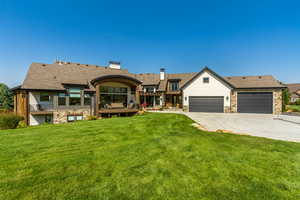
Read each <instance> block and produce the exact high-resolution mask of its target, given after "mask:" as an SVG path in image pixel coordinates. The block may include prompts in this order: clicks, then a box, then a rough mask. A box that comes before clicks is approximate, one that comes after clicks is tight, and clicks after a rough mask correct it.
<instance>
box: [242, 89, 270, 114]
mask: <svg viewBox="0 0 300 200" xmlns="http://www.w3.org/2000/svg"><path fill="white" fill-rule="evenodd" d="M237 103H238V107H237V111H238V112H239V113H273V93H272V92H251V93H249V92H239V93H238V96H237Z"/></svg>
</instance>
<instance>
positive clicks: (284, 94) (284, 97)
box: [282, 89, 291, 111]
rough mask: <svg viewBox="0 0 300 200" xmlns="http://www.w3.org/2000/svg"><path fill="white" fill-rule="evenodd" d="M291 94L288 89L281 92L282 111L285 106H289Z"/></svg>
mask: <svg viewBox="0 0 300 200" xmlns="http://www.w3.org/2000/svg"><path fill="white" fill-rule="evenodd" d="M290 98H291V94H290V92H289V90H288V89H284V90H283V91H282V109H283V111H285V110H286V105H288V104H290Z"/></svg>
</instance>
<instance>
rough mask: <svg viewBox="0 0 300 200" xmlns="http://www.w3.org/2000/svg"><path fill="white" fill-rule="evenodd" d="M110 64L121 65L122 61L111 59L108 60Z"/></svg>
mask: <svg viewBox="0 0 300 200" xmlns="http://www.w3.org/2000/svg"><path fill="white" fill-rule="evenodd" d="M108 63H109V64H115V65H120V64H121V62H118V61H109V62H108Z"/></svg>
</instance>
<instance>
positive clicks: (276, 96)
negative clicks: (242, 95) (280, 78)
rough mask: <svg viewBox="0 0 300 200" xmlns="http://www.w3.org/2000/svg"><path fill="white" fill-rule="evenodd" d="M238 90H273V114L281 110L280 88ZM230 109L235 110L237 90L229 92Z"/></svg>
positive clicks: (234, 111)
mask: <svg viewBox="0 0 300 200" xmlns="http://www.w3.org/2000/svg"><path fill="white" fill-rule="evenodd" d="M239 92H273V114H275V115H278V114H280V113H281V112H282V90H281V89H276V90H241V91H239ZM230 111H231V112H233V113H236V112H237V91H232V92H231V98H230Z"/></svg>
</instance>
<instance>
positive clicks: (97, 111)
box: [95, 84, 100, 117]
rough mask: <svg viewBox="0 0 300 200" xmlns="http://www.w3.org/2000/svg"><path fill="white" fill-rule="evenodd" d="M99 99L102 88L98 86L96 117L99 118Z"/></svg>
mask: <svg viewBox="0 0 300 200" xmlns="http://www.w3.org/2000/svg"><path fill="white" fill-rule="evenodd" d="M99 99H100V86H99V84H97V85H96V97H95V115H96V116H97V117H98V116H99Z"/></svg>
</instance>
